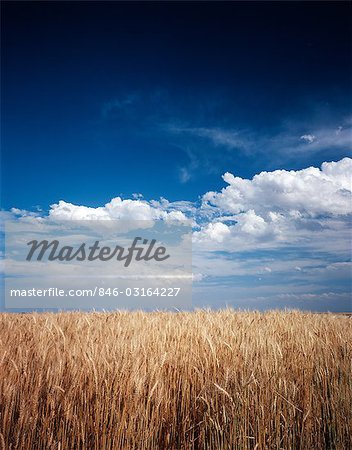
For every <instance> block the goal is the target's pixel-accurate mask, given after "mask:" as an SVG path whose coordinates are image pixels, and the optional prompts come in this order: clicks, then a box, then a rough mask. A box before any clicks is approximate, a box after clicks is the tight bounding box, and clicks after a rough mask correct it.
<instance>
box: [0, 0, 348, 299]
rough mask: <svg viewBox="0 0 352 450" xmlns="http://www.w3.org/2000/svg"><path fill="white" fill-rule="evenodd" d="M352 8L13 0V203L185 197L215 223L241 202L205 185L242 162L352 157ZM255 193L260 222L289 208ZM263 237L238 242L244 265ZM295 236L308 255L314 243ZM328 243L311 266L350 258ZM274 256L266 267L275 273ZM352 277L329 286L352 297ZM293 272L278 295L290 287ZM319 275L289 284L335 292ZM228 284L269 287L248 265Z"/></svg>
mask: <svg viewBox="0 0 352 450" xmlns="http://www.w3.org/2000/svg"><path fill="white" fill-rule="evenodd" d="M350 13H351V5H350V4H348V3H347V2H346V3H343V2H333V3H332V2H319V3H318V2H309V3H303V2H301V3H290V2H280V3H279V2H273V3H269V2H259V3H255V2H248V3H239V2H238V3H236V2H234V3H230V2H225V3H220V2H212V3H201V2H195V3H192V2H177V3H173V2H163V3H154V2H153V3H147V2H143V3H136V2H131V3H121V2H119V3H118V2H104V3H101V2H87V3H84V2H26V3H21V2H3V3H2V117H1V120H2V200H1V201H2V208H3V209H4V210H10V209H11V208H17V209H18V210H26V211H31V212H33V211H38V210H39V211H42V212H41V214H47V212H48V211H51V210H52V209H50V205H53V204H58V202H59V201H60V200H61V201H64V202H66V203H68V204H73V205H81V206H82V207H92V208H98V207H103V206H104V205H105V204H107V203H108V202H110V200H111V199H113V198H116V197H118V196H120V197H121V198H122V199H136V197H137V196H136V194H141V195H142V196H143V198H144V199H145V201H146V202H150V201H152V200H156V201H158V200H159V199H160V197H163V198H165V199H167V200H168V201H169V202H171V203H173V202H176V201H178V202H181V203H179V204H174V206H173V208H174V209H178V210H182V211H183V212H185V209H187V211H188V213H189V214H191V213H190V211H191V210H193V212H192V214H193V215H194V214H196V215H197V216H202V217H203V219H202V220H201V221H200V222H199V225H200V226H201V224H202V223H204V221H206V220H211V221H213V222H214V217H218V216H220V217H222V216H223V215H224V214H225V213H226V214H228V215H229V214H230V213H231V214H232V213H233V212H234V211H233V210H231V211H230V210H229V209H226V208H227V206H228V203H226V202H227V200H228V198H226V199H225V200H224V201H223V200H221V199H219V198H218V197H217V199H216V202H217V206H216V207H217V208H218V210H217V211H216V212H214V210H213V209H212V212H211V218H210V219H209V217H210V216H207V215H206V217H207V219H206V220H205V219H204V217H205V215H204V214H205V213H204V211H205V210H206V209H207V206H206V205H205V203H206V202H204V201H203V200H202V198H203V197H202V196H203V195H205V194H206V193H208V192H217V193H220V192H221V189H223V188H225V187H226V186H227V184H226V182H225V181H224V180H223V179H222V176H223V174H225V173H226V172H229V173H231V174H234V175H235V176H237V177H240V178H241V179H244V180H247V179H248V180H250V179H252V177H253V176H255V175H256V174H259V173H260V172H263V171H267V172H273V171H275V170H276V169H285V170H286V171H289V170H294V171H296V173H299V174H300V172H299V171H300V170H302V169H305V168H307V167H310V166H314V167H316V168H320V167H321V164H322V163H324V162H326V161H328V162H329V161H335V162H337V161H340V160H342V159H343V158H345V157H349V156H351V127H352V114H351V108H350V105H351V93H352V92H351V14H350ZM341 167H342V166H341ZM341 170H343V171H344V170H348V169H346V165H343V169H341ZM344 173H345V172H344ZM302 176H303V175H302ZM300 177H301V175H298V178H300ZM304 177H305V175H304ZM336 177H340V172H339V174H337V172H336V173H335V172H334V175H333V178H332V180H333V181H331V183H332V184H334V183H335V181H336ZM304 179H305V180H306V178H304ZM305 182H306V183H308V182H307V181H305ZM283 183H284V181H283ZM335 184H336V183H335ZM335 184H334V186H335ZM236 186H237V185H236ZM235 189H237V187H236V188H235ZM258 189H259V190H260V192H263V187H260V188H258V187H255V189H254V190H255V192H257V195H260V193H259V191H258ZM273 189H275V188H274V187H272V190H271V191H270V192H272V191H273ZM316 189H321V186H320V184H319V185H318V184H317V187H316ZM339 192H340V191H339ZM134 194H135V195H134ZM269 194H270V193H268V198H272V197H270V195H269ZM226 195H227V194H226ZM230 195H233V192H232V193H230ZM327 195H328V196H329V195H331V197H332V198H335V197H334V195H335V191H331V190H328V191H327ZM236 198H237V197H236ZM339 199H340V197H339ZM343 199H345V200H343ZM343 199H342V200H341V202H342V203H343V201H345V203H346V202H348V201H349V200H348V199H347V200H346V198H345V197H343ZM317 201H318V200H317ZM337 201H338V202H339V201H340V200H337ZM219 202H220V203H221V204H220V203H219ZM299 202H300V203H299V204H298V206H297V208H296V207H293V206H292V205H291V206H290V209H289V210H287V211H288V212H287V211H286V210H285V211H286V212H287V214H291V213H292V211H296V210H297V211H300V213H301V214H302V215H304V214H306V215H307V214H308V216H309V220H310V221H314V223H313V222H309V223H310V225H309V226H310V227H311V228H312V227H313V229H316V227H317V226H318V225H317V221H318V220H320V219H321V220H323V219H324V220H331V221H332V220H334V221H335V220H336V214H337V215H339V221H340V222H339V226H340V225H341V223H342V222H343V223H344V224H345V220H346V217H347V212H348V211H347V210H348V208H347V207H346V208H343V207H341V208H340V209H339V210H338V211H335V210H333V209H329V208H327V209H326V210H324V209H319V208H315V210H318V211H319V214H320V218H317V215H316V214H317V212H314V214H315V215H314V218H312V217H313V215H312V214H313V213H312V211H311V210H309V208H308V206H307V205H303V206H302V201H301V200H299ZM247 203H248V205H249V204H250V206H248V205H247ZM247 203H246V204H245V205H244V206H243V208H242V210H241V211H237V212H235V214H238V213H242V212H245V213H247V212H248V211H251V210H253V211H254V212H255V213H256V216H255V219H253V216H251V215H249V216H246V217H247V219H248V217H250V219H248V220H250V221H251V224H252V223H253V220H255V221H256V223H257V225H258V223H259V222H260V220H259V219H258V220H259V222H258V220H257V219H256V218H257V217H260V218H264V219H263V220H264V221H268V220H269V219H267V216H266V214H269V212H268V211H269V210H270V211H276V212H278V211H281V212H282V211H283V206H282V204H279V203H277V204H275V205H274V206H275V207H273V208H271V209H270V208H269V209H267V210H265V211H261V212H259V210H260V208H259V204H257V203H255V202H254V203H253V201H252V200H250V199H249V198H247ZM224 204H226V205H227V206H226V208H225V209H224V207H223V206H224ZM219 205H220V206H219ZM285 205H287V203H285ZM247 206H248V207H247ZM211 207H212V208H214V205H212V206H211ZM275 208H276V209H275ZM312 209H314V205H313V206H312ZM62 210H63V209H61V210H60V211H62ZM194 210H195V212H194ZM56 211H57V210H56ZM260 214H262V215H260ZM342 216H343V220H342V219H341V217H342ZM241 217H242V216H241ZM340 219H341V220H340ZM221 220H222V221H224V220H225V219H224V218H222V219H221ZM240 220H242V219H240ZM270 220H271V219H270ZM235 222H236V221H235ZM237 223H239V222H237ZM270 223H271V222H270ZM331 223H332V222H331ZM329 224H330V222H329ZM334 224H335V225H336V223H335V222H334ZM247 225H248V224H247ZM247 225H243V226H244V227H245V228H244V232H245V233H249V234H250V233H251V232H252V231H251V230H252V228H250V229H249V228H248V226H247ZM257 225H256V227H257V228H255V229H256V230H259V228H258V226H259V227H260V226H261V225H260V224H259V225H258V226H257ZM335 225H334V226H335ZM238 226H239V225H238ZM319 226H321V223H320V225H319ZM331 226H332V225H331V224H330V225H329V227H330V228H329V229H331ZM336 226H337V225H336ZM246 227H247V228H246ZM314 227H315V228H314ZM296 229H297V224H296V225H295V230H296ZM336 230H337V228H336ZM338 230H339V231H335V233H336V234H338V233H340V234H339V236H342V235H343V237H341V239H342V242H343V243H345V248H346V249H347V248H348V246H349V242H348V238H346V236H347V235H346V234H343V233H342V232H341V229H340V228H338ZM344 232H345V230H344ZM260 233H262V234H261V235H262V236H264V234H263V233H264V231H260ZM341 233H342V234H341ZM262 239H264V238H263V237H262ZM265 239H268V238H267V237H266V238H265ZM302 239H305V240H307V239H308V237H307V236H305V237H304V238H302ZM346 239H347V240H346ZM275 242H276V241H275ZM295 242H296V241H295ZM256 245H257V243H255V242H253V243H252V245H251V246H250V248H249V247H248V248H246V249H243V251H244V252H247V253H241V255H237V256H236V257H238V258H240V260H241V261H242V264H246V261H248V258H249V256H248V252H249V251H250V252H252V251H254V250H255V249H256V248H257V247H256ZM287 245H289V246H290V248H291V246H292V245H296V253H297V255H295V258H298V259H302V258H301V256H302V255H303V253H304V245H303V244H302V242H301V241H300V242H299V244H297V243H296V244H292V242H291V241H290V242H289V243H287ZM339 246H340V244H339ZM342 246H343V245H342ZM274 247H275V252H277V248H276V245H274ZM339 248H340V247H339ZM222 250H223V249H221V248H220V249H216V251H222ZM268 251H269V250H268ZM286 251H287V249H285V250H282V252H283V253H282V255H283V257H284V258H285V259H287V258H288V257H287V253H286ZM319 252H320V253H319V255H320V256H319V261H318V262H317V261H316V262H315V265H314V264H313V265H311V266H310V267H315V268H316V267H318V266H319V267H321V266H324V264H325V266H324V267H327V266H329V265H331V264H335V263H346V262H347V261H348V259H349V254H348V252H347V251H345V252H340V249H339V250H337V247H336V248H331V249H329V251H328V252H325V256H324V248H323V246H322V248H320V249H319ZM327 253H328V254H327ZM232 255H233V253H232ZM261 257H262V256H261ZM305 258H306V259H307V258H308V257H307V255H305ZM273 259H274V260H279V259H280V255H277V253H275V257H274V258H273ZM292 261H293V258H292ZM292 264H293V263H292ZM294 267H295V266H294ZM339 267H340V266H339ZM268 268H269V269H270V267H268ZM340 268H341V267H340ZM258 270H259V269H258ZM258 270H257V271H256V272H255V275H253V276H255V277H256V279H259V278H261V280H260V281H261V282H262V283H264V282H266V281H265V280H263V277H261V276H259V275H258V273H259V272H260V270H259V272H258ZM339 270H340V269H339ZM298 272H302V270H298ZM269 273H270V274H273V269H271V272H269V271H268V270H267V271H265V274H266V275H267V274H269ZM339 273H340V272H339ZM270 276H271V277H272V275H270ZM300 276H301V278H300V280H301V281H302V274H301V273H300ZM307 276H308V275H307ZM325 276H326V274H325V275H322V277H323V278H324V277H325ZM349 276H350V275H348V274H347V276H346V275H345V278H343V282H340V283H338V286H337V287H336V280H335V279H334V281H331V282H329V283H328V282H327V283H325V284H324V289H323V293H324V292H325V294H326V293H329V292H330V293H331V292H335V293H338V294H341V293H345V300H344V302H345V303H344V307H345V306H346V305H347V303H346V298H347V295H348V293H349V288H348V286H347V287H346V283H347V284H348V280H349ZM280 278H281V279H282V274H280V275H278V277H277V278H275V280H274V279H273V278H272V279H271V281H270V282H271V286H275V289H272V290H271V291H270V290H268V294H267V295H268V296H270V295H271V296H272V298H274V296H275V295H283V291H284V290H281V291H280V289H276V288H277V286H279V285H280ZM230 280H231V281H230ZM304 280H305V282H306V284H305V286H306V287H305V289H302V290H300V289H298V286H299V285H300V282H301V281H297V280H296V281H295V280H293V281H292V286H293V287H292V292H291V291H290V292H289V293H287V292H286V290H285V295H286V294H287V295H298V294H297V293H296V291H297V289H298V290H299V291H300V295H309V294H312V295H314V293H319V294H320V291H319V289H318V287H319V286H318V285H319V279H317V278H315V279H314V280H313V281H312V280H310V281H309V283H308V281H307V280H308V278H307V277H306V278H304ZM218 281H219V282H220V279H218ZM227 282H229V283H230V284H231V285H233V284H235V287H236V288H237V291H236V292H239V291H238V289H240V288H241V289H242V287H243V289H244V290H245V293H244V294H243V293H241V296H243V297H246V296H248V292H249V291H248V289H247V290H246V286H247V287H248V286H249V285H253V282H252V281H251V280H250V281H248V279H247V278H246V277H244V278H243V279H242V278H241V280H239V279H238V278H236V275H235V273H233V276H229V277H228V278H227ZM225 286H226V283H225ZM320 290H321V289H320ZM274 291H275V292H274ZM293 291H294V292H293ZM340 291H341V292H340ZM207 292H209V291H207ZM241 292H242V291H241ZM211 295H213V294H211ZM231 295H233V294H231ZM250 295H251V298H254V297H255V298H257V297H260V295H259V294H258V295H257V293H256V294H255V295H254V294H253V295H252V294H250ZM253 296H254V297H253ZM286 298H288V297H286ZM306 298H307V297H306ZM292 299H293V303H294V297H292ZM227 300H228V299H227V298H226V301H227ZM221 301H225V296H223V297H221ZM260 301H261V300H258V302H259V303H260ZM263 302H264V300H263ZM264 303H265V302H264ZM264 303H263V304H264Z"/></svg>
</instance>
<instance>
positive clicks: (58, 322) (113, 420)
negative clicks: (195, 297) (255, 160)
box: [0, 310, 352, 450]
mask: <svg viewBox="0 0 352 450" xmlns="http://www.w3.org/2000/svg"><path fill="white" fill-rule="evenodd" d="M351 361H352V319H351V318H349V317H347V316H342V315H333V314H309V313H301V312H297V311H287V312H277V311H272V312H267V313H259V312H236V311H233V310H222V311H207V310H199V311H195V312H179V313H167V312H154V313H144V312H116V313H80V312H75V313H59V314H49V313H43V314H38V313H31V314H7V313H4V314H0V448H3V449H25V450H32V449H33V450H41V449H43V450H66V449H67V450H73V449H89V450H105V449H117V450H119V449H127V450H134V449H136V450H144V449H161V450H168V449H170V450H172V449H185V450H186V449H187V450H188V449H189V450H191V449H209V450H221V449H241V450H242V449H304V450H308V449H341V450H342V449H343V450H345V449H349V448H351V446H352V443H351V435H352V377H351V373H352V372H351V364H352V363H351Z"/></svg>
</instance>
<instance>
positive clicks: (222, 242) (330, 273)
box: [12, 158, 352, 309]
mask: <svg viewBox="0 0 352 450" xmlns="http://www.w3.org/2000/svg"><path fill="white" fill-rule="evenodd" d="M351 175H352V159H350V158H344V159H341V160H340V161H337V162H324V163H323V164H322V165H321V167H320V168H317V167H308V168H306V169H303V170H297V171H294V170H291V171H287V170H275V171H272V172H261V173H259V174H257V175H255V176H254V177H253V178H252V179H244V178H241V177H237V176H235V175H233V174H231V173H229V172H227V173H225V174H224V175H223V180H224V182H225V183H226V184H227V186H224V188H223V189H221V190H220V191H209V192H207V193H205V194H204V195H203V196H201V197H200V199H199V201H198V202H194V203H192V202H188V201H179V202H169V201H168V200H166V199H163V198H161V199H160V200H157V201H156V200H152V201H147V200H144V199H142V198H133V199H122V198H120V197H116V198H113V199H112V200H111V201H110V202H109V203H107V204H105V205H104V206H100V207H97V208H92V207H87V206H83V205H74V204H72V203H68V202H66V201H63V200H61V201H59V202H58V203H56V204H54V205H52V206H51V208H50V210H49V213H48V215H47V216H44V220H48V221H54V222H57V221H60V220H114V219H127V220H164V221H168V220H171V221H174V220H176V221H177V220H180V221H183V220H186V219H191V220H192V223H193V227H194V231H193V248H194V256H193V271H194V277H195V280H199V287H198V288H196V291H197V289H199V292H198V293H199V298H200V299H201V300H200V302H202V303H201V304H202V305H203V304H204V301H206V299H207V298H208V297H209V296H210V295H211V294H210V293H211V292H213V294H212V295H213V297H212V299H213V300H211V299H210V300H209V302H210V303H211V304H214V292H215V293H216V295H217V296H218V297H219V299H220V300H221V301H225V300H226V302H227V303H230V304H233V301H237V303H235V304H236V305H241V301H242V302H243V301H244V299H246V300H247V301H252V302H254V303H255V302H257V301H258V299H262V298H267V299H269V298H271V299H276V301H277V302H279V301H280V302H283V304H285V303H284V300H285V299H288V300H290V302H291V301H293V300H294V299H301V301H302V302H304V301H306V302H308V304H310V305H311V302H312V301H313V300H314V302H317V298H319V296H320V298H322V299H327V298H329V302H330V303H329V305H330V306H329V308H330V309H331V305H332V304H333V302H334V301H335V300H336V302H338V304H339V305H340V306H339V308H340V309H349V308H350V306H349V305H350V303H349V302H350V281H349V280H350V276H351V264H350V244H351V217H352V202H351V200H352V199H351V191H352V183H351ZM139 197H140V196H139ZM12 213H13V214H15V215H16V216H17V217H19V220H38V219H41V220H43V214H42V213H38V212H36V213H33V212H28V211H21V210H18V209H15V208H14V209H13V210H12ZM212 289H213V290H212ZM334 293H335V294H336V296H335V297H334ZM334 298H335V300H333V299H334ZM231 299H232V300H231ZM331 299H332V300H331ZM220 300H219V302H220V304H221V301H220ZM231 302H232V303H231ZM290 302H289V304H290ZM309 302H310V303H309ZM331 302H332V303H331ZM269 303H270V302H269ZM245 304H246V303H244V304H243V305H245ZM255 304H256V303H255ZM270 304H271V303H270ZM273 306H275V305H273ZM276 306H277V304H276ZM311 308H313V309H314V306H313V307H312V306H311Z"/></svg>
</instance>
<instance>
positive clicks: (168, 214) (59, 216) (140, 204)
mask: <svg viewBox="0 0 352 450" xmlns="http://www.w3.org/2000/svg"><path fill="white" fill-rule="evenodd" d="M168 208H169V203H168V202H166V203H162V202H159V203H154V204H152V203H151V202H147V201H145V200H140V199H138V200H131V199H127V200H122V199H121V198H120V197H115V198H113V199H112V200H111V201H110V202H109V203H106V204H105V205H104V206H102V207H98V208H90V207H87V206H79V205H74V204H72V203H67V202H65V201H63V200H61V201H59V203H57V204H54V205H52V206H51V209H50V212H49V217H50V218H52V219H55V220H117V219H123V220H181V221H182V220H186V216H185V215H184V213H183V212H182V211H178V210H172V208H170V210H168Z"/></svg>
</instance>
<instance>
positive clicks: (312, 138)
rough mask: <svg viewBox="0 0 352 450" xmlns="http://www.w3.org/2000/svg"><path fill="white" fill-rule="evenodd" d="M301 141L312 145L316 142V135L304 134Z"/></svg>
mask: <svg viewBox="0 0 352 450" xmlns="http://www.w3.org/2000/svg"><path fill="white" fill-rule="evenodd" d="M300 139H301V140H302V141H305V142H307V143H308V144H311V143H312V142H314V141H315V140H316V139H317V138H316V137H315V136H314V134H304V135H303V136H301V137H300Z"/></svg>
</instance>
